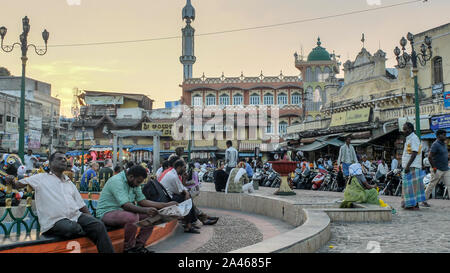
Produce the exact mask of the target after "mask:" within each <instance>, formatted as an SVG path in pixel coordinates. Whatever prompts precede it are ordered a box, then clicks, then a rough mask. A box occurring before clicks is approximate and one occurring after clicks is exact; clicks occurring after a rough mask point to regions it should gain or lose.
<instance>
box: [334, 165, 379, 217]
mask: <svg viewBox="0 0 450 273" xmlns="http://www.w3.org/2000/svg"><path fill="white" fill-rule="evenodd" d="M349 173H350V177H349V180H348V182H347V186H346V188H345V191H344V201H343V202H342V204H341V206H340V207H341V208H348V207H351V204H352V203H353V202H359V203H368V204H374V205H380V200H379V199H378V191H377V185H370V184H369V183H368V182H367V180H366V177H365V176H364V175H363V174H362V168H361V165H360V164H359V163H356V164H352V165H351V166H350V167H349Z"/></svg>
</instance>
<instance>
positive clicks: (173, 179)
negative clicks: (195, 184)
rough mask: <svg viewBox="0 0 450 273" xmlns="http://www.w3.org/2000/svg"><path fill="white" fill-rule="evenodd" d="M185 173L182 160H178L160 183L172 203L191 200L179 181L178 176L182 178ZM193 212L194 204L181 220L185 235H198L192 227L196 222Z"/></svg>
mask: <svg viewBox="0 0 450 273" xmlns="http://www.w3.org/2000/svg"><path fill="white" fill-rule="evenodd" d="M185 172H186V163H184V160H183V159H178V160H177V161H176V162H175V163H174V165H173V169H172V170H170V171H169V172H168V173H167V174H166V175H165V176H164V177H163V178H162V179H161V181H160V182H161V185H163V186H164V188H165V189H166V191H167V193H168V194H169V196H170V198H172V200H173V201H176V202H178V203H182V202H184V201H185V200H188V199H190V198H191V196H190V194H189V191H188V189H187V188H186V187H185V186H183V184H182V182H181V180H180V176H182V175H183V174H184V173H185ZM195 211H196V208H195V206H194V203H192V209H191V210H190V211H189V214H188V215H186V216H185V217H184V218H183V222H184V226H185V228H184V232H186V233H196V234H199V233H200V232H199V231H198V230H196V229H195V228H194V227H193V226H192V224H193V223H195V222H196V221H197V215H196V213H195Z"/></svg>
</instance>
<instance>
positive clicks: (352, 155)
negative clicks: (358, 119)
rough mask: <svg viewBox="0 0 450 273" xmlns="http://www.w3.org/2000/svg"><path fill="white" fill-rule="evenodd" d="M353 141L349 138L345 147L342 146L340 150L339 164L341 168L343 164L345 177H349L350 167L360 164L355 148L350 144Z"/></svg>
mask: <svg viewBox="0 0 450 273" xmlns="http://www.w3.org/2000/svg"><path fill="white" fill-rule="evenodd" d="M351 141H352V138H351V137H350V136H348V137H347V138H346V139H345V143H344V145H342V146H341V149H340V150H339V156H338V160H337V164H338V166H340V165H341V163H342V172H343V173H344V176H348V175H349V171H348V167H350V165H351V164H353V163H358V158H357V157H356V152H355V148H353V145H351V144H350V142H351Z"/></svg>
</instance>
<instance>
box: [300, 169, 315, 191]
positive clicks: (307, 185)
mask: <svg viewBox="0 0 450 273" xmlns="http://www.w3.org/2000/svg"><path fill="white" fill-rule="evenodd" d="M316 175H317V172H315V171H310V172H309V173H307V174H302V175H301V178H300V180H299V182H298V183H297V189H303V190H310V189H311V187H312V180H313V179H314V177H316Z"/></svg>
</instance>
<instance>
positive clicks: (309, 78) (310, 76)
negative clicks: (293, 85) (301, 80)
mask: <svg viewBox="0 0 450 273" xmlns="http://www.w3.org/2000/svg"><path fill="white" fill-rule="evenodd" d="M305 80H306V82H312V81H314V80H313V73H312V69H311V67H308V68H306V73H305Z"/></svg>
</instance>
